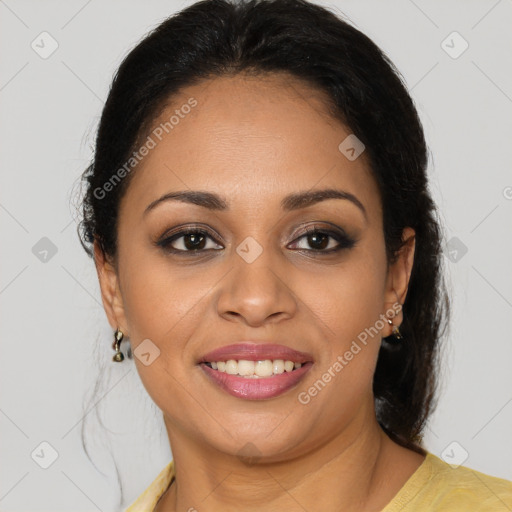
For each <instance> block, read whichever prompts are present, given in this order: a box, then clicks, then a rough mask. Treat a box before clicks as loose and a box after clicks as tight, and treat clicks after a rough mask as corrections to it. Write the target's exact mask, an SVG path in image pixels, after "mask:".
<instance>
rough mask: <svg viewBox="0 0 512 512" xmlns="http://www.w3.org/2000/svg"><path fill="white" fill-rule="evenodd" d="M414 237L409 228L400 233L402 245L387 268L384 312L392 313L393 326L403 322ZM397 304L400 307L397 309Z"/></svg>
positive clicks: (391, 327)
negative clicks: (403, 306)
mask: <svg viewBox="0 0 512 512" xmlns="http://www.w3.org/2000/svg"><path fill="white" fill-rule="evenodd" d="M415 235H416V233H415V231H414V229H412V228H410V227H406V228H404V230H403V232H402V241H403V245H402V247H401V248H400V249H399V251H398V253H397V256H396V260H395V261H394V262H393V263H392V264H391V265H389V268H388V275H387V278H386V289H385V307H386V310H388V311H389V310H391V311H393V312H394V317H393V324H394V325H395V326H399V325H400V324H401V323H402V322H403V311H402V307H401V306H402V305H403V303H404V302H405V298H406V296H407V290H408V288H409V280H410V277H411V271H412V265H413V263H414V251H415V248H416V237H415ZM397 304H399V305H400V307H399V308H398V307H397ZM392 329H393V326H389V329H388V331H389V333H384V336H389V335H390V334H391V332H392Z"/></svg>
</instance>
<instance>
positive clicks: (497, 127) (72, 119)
mask: <svg viewBox="0 0 512 512" xmlns="http://www.w3.org/2000/svg"><path fill="white" fill-rule="evenodd" d="M190 3H191V2H185V3H181V2H177V1H156V0H153V1H152V2H151V3H150V5H148V2H142V1H138V2H135V1H126V0H125V1H123V2H122V1H120V0H116V1H112V0H109V1H103V2H100V1H99V0H89V1H83V0H81V1H75V0H73V1H70V0H66V1H64V0H62V1H21V0H5V1H1V0H0V45H1V46H0V48H1V53H0V102H1V103H0V108H1V117H0V140H1V141H2V146H1V152H0V173H1V174H0V180H1V182H0V223H1V227H2V243H1V251H2V254H1V256H2V264H1V267H0V308H1V314H2V316H1V322H0V333H1V343H2V346H1V358H0V390H1V402H0V432H1V437H0V443H1V444H0V460H1V461H2V463H1V464H0V510H1V511H24V512H26V511H43V510H48V511H50V510H51V511H53V512H58V511H66V512H69V511H70V510H73V511H77V512H82V511H90V510H91V511H92V510H103V511H108V510H115V504H116V500H117V499H118V490H117V483H116V479H115V473H114V466H113V465H112V461H111V458H110V456H109V455H108V449H107V448H108V446H110V447H111V449H112V451H113V453H114V455H115V457H116V460H117V462H118V465H119V466H120V467H122V468H123V471H122V478H123V484H124V485H125V487H126V491H127V493H126V500H127V501H126V502H125V504H127V503H129V502H131V501H132V500H133V499H135V497H136V496H137V495H138V494H139V493H140V492H141V491H142V490H143V489H144V488H145V487H146V486H147V485H148V484H149V483H150V482H151V481H152V480H153V478H154V477H155V476H156V474H157V473H158V472H159V471H160V470H161V469H162V467H163V466H164V465H165V464H166V463H167V462H168V460H169V459H170V456H171V455H170V452H169V448H168V446H167V437H166V433H165V430H164V429H163V425H162V422H161V420H160V419H159V416H158V411H157V410H156V408H155V406H154V405H153V404H152V403H151V402H150V401H149V400H148V399H147V398H146V395H145V392H144V390H143V388H142V386H141V384H140V382H139V380H138V377H137V374H136V371H135V369H134V367H133V363H132V362H131V361H126V360H125V363H124V364H122V365H117V366H116V365H115V364H114V363H111V362H110V359H111V355H112V352H111V348H110V344H111V339H112V333H111V330H110V327H109V326H108V323H107V321H106V317H105V315H104V312H103V309H102V306H101V300H100V295H99V290H98V284H97V279H96V274H95V270H94V265H93V262H92V260H90V259H88V258H87V256H86V255H85V253H84V252H83V251H82V249H81V247H80V245H79V242H78V238H77V236H76V226H75V223H76V214H75V211H74V209H73V208H74V207H73V201H72V198H73V197H74V196H76V192H77V189H76V185H77V178H78V176H79V174H80V173H81V171H82V170H83V169H84V168H85V166H86V164H87V162H88V161H89V158H90V156H91V144H92V142H93V136H94V130H95V127H96V126H97V122H98V118H99V115H100V113H101V108H102V105H103V101H104V100H105V98H106V94H107V91H108V87H109V83H110V80H111V77H112V74H113V72H114V70H115V69H116V67H117V65H118V64H119V62H120V60H121V58H122V57H123V56H124V55H125V54H126V52H127V51H128V50H129V48H131V47H132V46H133V45H134V44H135V43H136V42H137V41H138V40H140V38H141V37H142V36H143V35H144V34H145V33H146V32H147V31H148V30H149V29H150V28H152V27H154V26H155V25H157V24H158V23H159V22H160V21H161V20H163V19H164V18H165V17H166V16H168V15H169V14H171V13H172V12H174V11H176V10H178V9H180V8H181V7H183V6H185V5H189V4H190ZM319 3H321V4H322V5H328V6H334V7H335V8H336V9H337V10H338V9H339V10H341V11H343V12H344V13H345V14H346V15H347V16H348V17H349V19H351V20H352V21H353V22H354V23H355V24H356V26H357V27H358V28H359V29H361V30H362V31H363V32H365V33H366V34H368V35H369V36H370V37H371V38H372V39H373V40H374V41H375V42H376V43H377V44H378V45H380V46H381V47H382V48H383V49H384V50H385V51H386V52H387V53H388V54H389V56H390V57H391V59H392V60H393V61H394V62H395V64H396V65H397V67H398V68H399V69H400V70H401V72H402V73H403V75H404V77H405V79H406V82H407V84H408V87H409V89H410V91H411V94H412V96H413V97H414V99H415V101H416V103H417V106H418V109H419V112H420V115H421V118H422V121H423V123H424V127H425V130H426V135H427V139H428V143H429V146H430V149H431V152H432V158H431V162H430V176H431V180H432V191H433V194H434V197H435V199H436V200H437V202H438V205H439V208H440V211H441V217H442V221H443V222H444V225H445V228H446V238H447V240H449V242H448V247H447V250H446V252H445V256H446V257H445V262H446V267H447V273H448V280H449V283H450V288H451V290H452V296H453V310H454V311H453V323H452V330H451V335H450V340H449V343H448V344H447V345H446V348H445V351H444V356H445V366H444V372H443V378H442V393H441V397H440V401H439V406H438V409H437V411H436V413H435V414H434V416H433V418H432V421H431V422H430V425H429V428H428V430H427V435H426V446H427V448H428V449H429V450H430V451H432V452H433V453H435V454H437V455H439V456H444V457H445V458H446V457H451V458H452V459H453V460H454V461H458V462H461V461H463V460H464V465H467V466H469V467H472V468H474V469H478V470H480V471H482V472H485V473H490V474H492V475H496V476H500V477H503V478H507V479H512V464H511V462H512V443H511V442H510V433H511V432H512V372H511V370H510V366H511V365H510V362H511V360H512V343H511V341H512V340H511V334H510V332H511V327H512V322H511V319H512V315H511V313H512V272H511V269H510V267H511V262H512V242H511V233H512V171H511V161H512V154H511V149H510V146H511V142H510V141H511V140H512V138H511V135H512V116H511V113H512V99H511V98H512V72H511V67H510V54H511V40H512V31H511V30H510V27H511V26H512V1H511V0H501V1H496V0H480V1H474V0H473V1H469V0H464V1H462V0H460V1H454V0H451V1H443V2H440V1H438V2H432V1H431V2H427V1H420V0H415V1H414V2H413V1H408V0H401V1H398V0H397V1H387V2H382V1H377V0H376V1H368V0H365V1H361V0H359V1H356V0H353V1H341V0H337V1H334V0H333V1H332V2H319ZM44 31H46V32H48V33H49V34H51V38H53V39H54V40H55V41H56V42H57V44H58V48H57V50H56V51H55V52H54V53H53V54H52V55H50V56H47V58H42V57H41V53H44V52H49V50H51V44H52V40H51V39H49V37H48V36H39V35H40V34H41V32H44ZM454 31H456V32H458V34H460V36H459V35H451V36H450V34H452V32H454ZM448 36H449V37H448ZM41 38H45V39H43V42H41ZM33 41H35V43H34V45H36V44H37V45H38V46H36V48H37V51H35V50H34V49H33V48H32V47H31V43H32V42H33ZM443 41H445V43H443ZM464 41H467V43H468V44H469V47H468V48H467V50H466V51H464V52H463V53H462V54H460V55H458V54H459V53H460V52H461V50H463V49H464V46H465V43H464ZM38 52H39V53H38ZM450 53H451V55H450ZM44 56H46V55H44ZM454 57H457V58H454ZM45 251H47V252H45ZM55 251H56V252H55ZM466 251H467V252H466ZM96 345H99V348H98V349H95V348H94V347H95V346H96ZM98 361H101V362H102V364H104V367H100V366H99V363H98ZM98 372H100V373H101V375H102V376H103V380H102V381H101V382H102V387H101V388H100V390H99V395H98V396H99V397H100V399H99V400H97V401H96V403H94V404H92V405H91V406H89V408H86V410H85V412H84V410H83V408H82V401H83V400H82V398H83V396H84V394H87V393H88V392H90V390H91V388H92V386H93V384H94V380H95V377H96V375H97V373H98ZM98 410H102V411H103V414H104V421H105V425H106V427H107V428H108V429H109V430H110V431H111V434H110V435H108V437H107V436H105V435H102V434H101V432H102V429H101V428H100V426H99V425H98V423H97V421H96V417H95V414H96V412H98ZM84 419H85V420H87V421H88V423H89V425H88V429H89V432H90V437H91V439H92V441H93V442H94V445H93V446H92V448H93V456H94V460H95V462H96V464H97V465H98V467H99V468H100V469H101V470H102V471H103V472H104V473H105V475H106V476H103V475H101V474H99V473H98V472H97V471H96V470H95V468H94V466H93V465H92V464H91V462H90V461H89V460H88V459H87V457H86V456H85V454H84V452H83V449H82V447H81V443H80V429H81V426H82V423H83V421H84ZM42 442H46V443H49V444H50V445H51V447H49V446H48V445H41V443H42ZM55 456H56V457H57V458H56V460H55V461H53V458H55ZM52 462H53V463H52ZM50 463H51V465H50V466H49V467H48V468H47V469H43V468H42V467H41V466H42V465H43V466H44V465H48V464H50Z"/></svg>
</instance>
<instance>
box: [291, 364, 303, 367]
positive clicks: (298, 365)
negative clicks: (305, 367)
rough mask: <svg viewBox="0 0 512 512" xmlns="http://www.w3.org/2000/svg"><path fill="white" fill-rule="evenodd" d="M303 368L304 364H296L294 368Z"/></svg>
mask: <svg viewBox="0 0 512 512" xmlns="http://www.w3.org/2000/svg"><path fill="white" fill-rule="evenodd" d="M301 366H302V363H294V365H293V367H294V368H300V367H301Z"/></svg>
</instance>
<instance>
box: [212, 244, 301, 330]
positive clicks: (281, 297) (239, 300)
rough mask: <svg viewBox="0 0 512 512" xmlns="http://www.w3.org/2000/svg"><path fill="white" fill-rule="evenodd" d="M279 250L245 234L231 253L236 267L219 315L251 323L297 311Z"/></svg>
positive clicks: (223, 291)
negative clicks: (273, 249)
mask: <svg viewBox="0 0 512 512" xmlns="http://www.w3.org/2000/svg"><path fill="white" fill-rule="evenodd" d="M277 260H278V254H276V253H275V252H274V251H272V250H271V249H270V248H265V247H264V246H263V245H262V244H260V243H259V242H258V241H257V240H256V239H254V238H253V237H250V236H249V237H247V238H245V239H244V240H243V241H242V242H241V243H239V244H238V246H237V247H236V248H235V250H234V251H233V252H232V254H231V261H230V263H231V266H232V271H231V272H229V274H228V276H227V277H228V279H227V280H226V282H225V283H224V285H223V286H222V287H221V290H220V294H219V296H218V304H217V307H218V312H219V315H221V316H224V317H226V318H229V319H234V318H237V319H239V320H241V321H242V320H243V321H245V322H246V323H247V324H250V325H258V324H261V323H264V322H266V321H269V320H268V319H269V318H270V317H272V319H275V320H277V319H281V318H289V317H291V316H293V315H294V313H295V310H296V302H295V299H294V296H293V293H292V291H291V287H290V285H289V284H288V283H286V277H285V276H283V275H281V273H280V272H279V269H280V268H281V265H278V264H277Z"/></svg>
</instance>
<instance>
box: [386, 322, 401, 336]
mask: <svg viewBox="0 0 512 512" xmlns="http://www.w3.org/2000/svg"><path fill="white" fill-rule="evenodd" d="M387 320H388V324H389V325H393V320H391V319H390V318H388V319H387ZM392 334H393V336H394V337H395V338H396V339H397V340H402V339H403V338H404V337H403V336H402V333H401V332H400V329H399V328H398V326H396V325H395V326H394V327H393V331H392Z"/></svg>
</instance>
